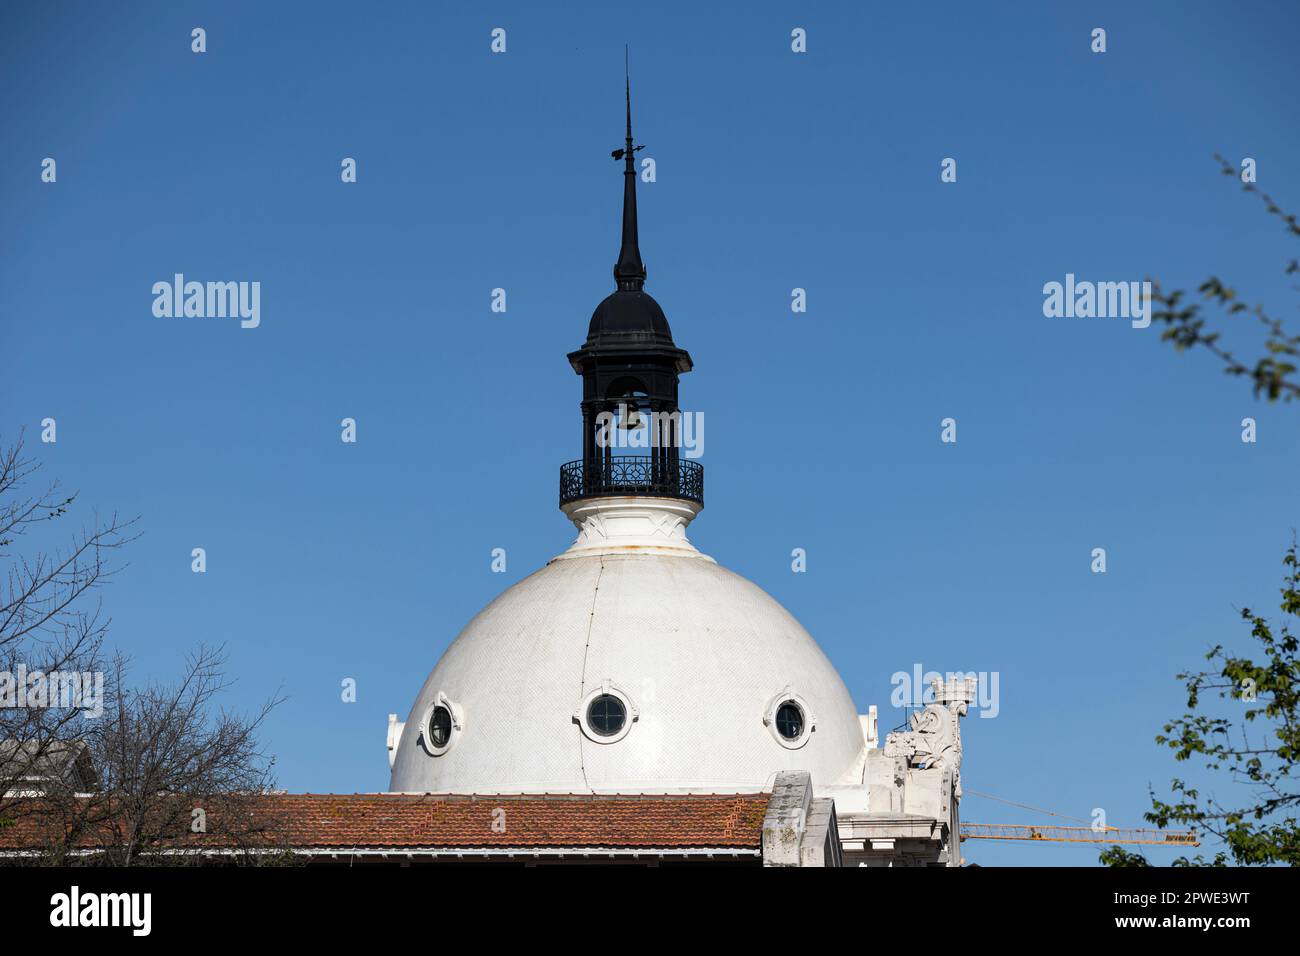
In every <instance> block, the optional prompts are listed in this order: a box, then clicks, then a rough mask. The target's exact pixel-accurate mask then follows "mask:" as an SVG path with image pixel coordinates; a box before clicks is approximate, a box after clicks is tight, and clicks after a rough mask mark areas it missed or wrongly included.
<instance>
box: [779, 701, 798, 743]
mask: <svg viewBox="0 0 1300 956" xmlns="http://www.w3.org/2000/svg"><path fill="white" fill-rule="evenodd" d="M776 732H777V733H778V734H780V735H781V736H782V737H784V738H785V739H786V740H798V739H799V737H800V735H802V734H803V709H802V708H800V706H799V705H798V704H796V703H795V702H794V701H792V700H787V701H785V702H784V703H783V704H781V706H780V707H778V708H777V709H776Z"/></svg>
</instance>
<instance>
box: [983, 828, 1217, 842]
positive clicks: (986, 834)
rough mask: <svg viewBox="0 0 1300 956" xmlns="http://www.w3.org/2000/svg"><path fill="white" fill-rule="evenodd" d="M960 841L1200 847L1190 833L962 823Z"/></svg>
mask: <svg viewBox="0 0 1300 956" xmlns="http://www.w3.org/2000/svg"><path fill="white" fill-rule="evenodd" d="M961 838H962V839H963V840H1050V841H1053V842H1056V843H1147V844H1159V845H1161V846H1200V845H1201V841H1200V840H1199V839H1197V835H1196V832H1195V831H1193V830H1136V829H1123V828H1121V827H1102V828H1100V829H1096V830H1094V829H1093V828H1092V827H1062V826H1046V827H1043V826H1034V825H1026V824H1020V823H963V824H962V825H961Z"/></svg>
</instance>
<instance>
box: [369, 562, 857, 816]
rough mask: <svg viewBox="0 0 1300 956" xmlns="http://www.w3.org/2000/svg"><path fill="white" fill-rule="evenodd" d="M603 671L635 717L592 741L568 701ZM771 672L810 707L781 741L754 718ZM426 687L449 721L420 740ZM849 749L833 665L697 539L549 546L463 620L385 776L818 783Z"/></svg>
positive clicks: (648, 783) (424, 785)
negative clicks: (808, 729)
mask: <svg viewBox="0 0 1300 956" xmlns="http://www.w3.org/2000/svg"><path fill="white" fill-rule="evenodd" d="M692 550H693V549H692ZM604 680H609V681H612V682H613V684H614V685H615V686H617V687H618V688H619V689H620V690H621V691H623V692H624V693H626V695H627V696H628V697H629V698H630V699H631V701H632V703H633V705H634V706H635V708H636V710H637V714H638V717H637V720H636V721H635V722H634V723H633V724H632V726H631V729H630V730H629V731H628V733H627V734H626V736H624V737H623V738H622V739H620V740H618V741H617V742H615V743H606V744H601V743H596V742H594V741H592V740H590V739H589V738H588V737H587V736H586V735H585V734H584V733H583V731H582V729H581V728H580V727H579V725H578V724H577V723H576V722H575V720H574V713H575V711H577V710H578V709H579V705H580V703H581V701H582V699H583V697H584V696H585V695H586V694H588V693H590V692H591V691H592V690H593V689H595V688H596V687H599V686H600V684H601V682H602V681H604ZM787 686H788V687H789V688H790V691H791V692H792V693H794V694H797V695H799V696H800V697H802V698H803V700H804V701H806V702H807V704H808V707H809V710H810V711H811V714H812V717H813V718H814V719H815V726H816V729H815V731H814V732H813V733H812V734H811V735H810V736H809V737H808V740H807V743H806V744H804V745H803V746H802V747H801V748H800V749H797V750H792V749H788V748H786V747H784V746H782V745H781V743H779V742H778V741H777V740H776V739H775V737H774V736H773V734H772V732H771V731H770V730H769V728H768V727H767V726H766V725H765V724H764V722H763V717H764V714H765V712H766V711H767V708H768V706H769V704H770V703H771V702H772V700H773V698H774V697H776V695H778V694H779V693H781V691H782V690H783V689H784V688H786V687H787ZM439 693H442V694H445V695H446V696H447V697H448V698H449V699H450V700H451V701H452V702H453V703H455V704H456V705H458V707H459V710H460V716H461V718H462V720H463V727H462V729H461V730H459V731H457V732H456V735H455V739H454V744H453V746H452V747H451V748H450V750H448V751H447V752H446V753H445V754H443V755H442V756H438V757H434V756H430V754H429V753H428V752H427V751H426V750H425V749H424V747H423V746H422V744H421V742H420V734H421V727H420V724H421V721H422V718H423V717H424V715H425V713H426V711H427V709H428V708H429V707H430V705H431V703H432V702H433V701H434V700H435V699H437V697H438V695H439ZM863 748H864V744H863V737H862V730H861V726H860V724H859V722H858V717H857V711H856V708H855V707H854V705H853V701H852V699H851V698H850V696H849V693H848V690H847V689H846V688H845V686H844V684H843V682H842V681H841V680H840V677H839V675H838V674H837V673H836V671H835V668H834V667H833V666H832V665H831V663H830V661H829V660H827V658H826V656H825V655H824V654H823V653H822V652H821V650H820V648H818V647H817V645H816V643H815V642H814V641H813V639H812V638H811V637H810V636H809V635H808V633H807V632H806V631H805V630H804V629H803V628H802V627H801V626H800V625H799V623H798V622H797V621H796V620H795V619H794V618H793V617H791V616H790V614H789V613H788V612H787V611H786V610H785V609H784V608H783V607H781V606H780V605H779V604H778V603H777V602H776V601H774V600H773V599H772V598H771V597H769V596H768V595H767V594H766V593H765V592H764V591H763V590H761V589H760V588H758V587H756V586H755V585H754V584H751V583H750V582H749V581H746V580H745V579H744V578H741V577H739V576H738V575H735V574H733V573H731V572H730V571H727V570H726V569H724V568H721V567H719V566H718V565H717V564H715V563H714V562H713V561H712V560H711V559H709V558H706V557H704V556H703V555H699V554H698V552H696V553H695V554H694V555H692V556H684V555H663V554H653V553H650V554H646V553H635V552H628V551H620V549H617V548H615V549H611V553H607V554H596V555H587V556H579V555H577V554H568V555H565V556H562V557H561V558H559V559H556V560H554V561H552V562H551V563H550V564H548V565H547V566H546V567H544V568H542V569H541V570H539V571H537V572H536V573H534V574H532V575H530V576H529V577H527V578H525V579H524V580H523V581H520V582H519V583H518V584H516V585H514V586H513V587H511V588H510V589H509V590H507V591H506V592H505V593H504V594H502V595H501V596H500V597H498V598H497V599H496V600H494V601H493V602H492V603H491V604H489V605H488V606H487V607H486V608H484V609H483V611H482V612H481V613H479V614H478V616H476V617H475V618H474V619H473V620H472V621H470V623H469V625H468V626H467V627H466V628H465V629H464V630H463V631H462V632H461V634H460V635H459V636H458V637H457V638H456V640H455V641H454V642H453V643H452V645H451V646H450V647H449V648H448V649H447V652H446V653H445V654H444V655H443V657H442V659H441V660H440V661H439V662H438V664H437V666H436V667H435V668H434V670H433V673H432V674H430V675H429V678H428V680H427V681H425V684H424V687H423V688H422V689H421V691H420V694H419V696H418V698H417V699H416V701H415V706H414V707H413V708H412V709H411V712H410V715H409V716H408V718H407V721H406V726H405V729H404V730H403V733H402V736H401V742H400V744H399V746H398V751H397V754H396V758H395V762H394V765H393V774H392V782H391V786H390V789H391V790H393V791H407V792H412V791H416V792H429V791H433V792H458V793H509V792H520V791H550V792H590V791H621V792H642V791H647V792H650V791H664V790H704V791H736V790H746V789H759V788H762V787H764V786H765V785H767V784H768V783H769V782H770V780H771V777H772V775H773V774H775V773H776V772H778V771H783V770H808V771H811V772H812V775H813V780H814V782H815V783H816V784H818V785H820V786H825V785H832V784H846V783H854V782H858V781H859V780H860V775H861V767H862V764H861V760H862V757H863Z"/></svg>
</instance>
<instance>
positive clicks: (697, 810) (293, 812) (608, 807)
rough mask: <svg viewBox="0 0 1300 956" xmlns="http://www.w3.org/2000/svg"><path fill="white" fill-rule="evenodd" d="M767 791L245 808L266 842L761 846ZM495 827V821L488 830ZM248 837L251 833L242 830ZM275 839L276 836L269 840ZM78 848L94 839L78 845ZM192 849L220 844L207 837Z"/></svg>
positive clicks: (312, 799) (18, 837)
mask: <svg viewBox="0 0 1300 956" xmlns="http://www.w3.org/2000/svg"><path fill="white" fill-rule="evenodd" d="M769 798H770V794H766V793H756V794H692V795H677V794H674V795H618V796H604V795H599V796H593V795H590V794H586V795H569V794H546V795H528V796H493V795H487V796H461V795H439V794H429V795H419V794H351V795H347V794H268V795H265V796H259V797H256V798H253V799H252V801H251V803H249V804H247V805H246V806H245V808H244V809H243V810H242V811H241V814H243V815H246V817H247V819H246V821H245V823H246V824H253V825H255V826H256V827H265V829H266V832H267V834H268V839H269V841H270V842H274V843H276V844H279V845H286V844H287V845H288V846H290V847H294V848H299V849H309V848H310V849H325V850H327V849H330V848H336V847H337V848H361V847H372V848H386V847H392V848H414V847H426V848H443V847H445V848H480V847H481V848H509V847H525V848H526V847H560V848H563V847H593V848H597V847H599V848H613V849H617V848H629V849H634V848H647V849H654V848H664V849H671V848H688V847H698V848H705V847H710V848H744V849H753V850H757V849H759V847H760V845H761V843H762V828H763V816H764V814H765V812H766V810H767V804H768V800H769ZM494 824H495V825H494ZM36 826H37V824H36V822H35V820H34V819H33V818H31V817H28V816H26V815H23V814H18V815H17V819H16V822H15V825H13V826H9V827H0V848H4V849H17V848H21V847H23V846H32V845H33V843H32V842H31V841H33V839H34V838H35V837H36V835H37V834H36V832H35V827H36ZM244 832H247V829H244ZM270 834H274V837H270V836H269V835H270ZM79 842H81V843H82V845H83V846H85V845H87V844H93V843H94V842H95V841H92V840H86V841H79ZM195 842H196V843H198V844H200V845H202V844H207V845H215V846H220V845H222V844H223V843H224V842H225V841H223V840H221V838H220V837H217V836H215V832H214V834H213V835H211V836H208V837H206V838H205V837H198V838H196V840H195Z"/></svg>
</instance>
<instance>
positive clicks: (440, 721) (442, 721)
mask: <svg viewBox="0 0 1300 956" xmlns="http://www.w3.org/2000/svg"><path fill="white" fill-rule="evenodd" d="M425 733H426V734H427V735H428V741H429V745H430V746H431V747H433V748H434V749H435V750H442V749H444V748H445V747H446V746H447V743H448V742H449V741H450V740H451V711H450V710H449V709H448V708H447V706H446V705H445V704H439V705H438V706H437V707H435V708H433V712H432V713H430V714H429V726H428V727H427V728H425Z"/></svg>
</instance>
